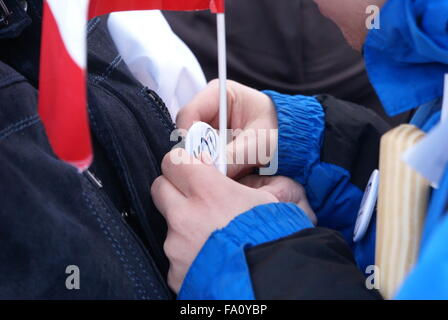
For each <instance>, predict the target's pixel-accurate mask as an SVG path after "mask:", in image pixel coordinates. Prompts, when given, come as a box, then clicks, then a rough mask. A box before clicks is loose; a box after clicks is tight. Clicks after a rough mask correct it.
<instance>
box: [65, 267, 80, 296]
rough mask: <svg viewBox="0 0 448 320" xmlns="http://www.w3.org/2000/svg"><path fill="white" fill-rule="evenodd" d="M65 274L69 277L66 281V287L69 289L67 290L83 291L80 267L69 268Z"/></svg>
mask: <svg viewBox="0 0 448 320" xmlns="http://www.w3.org/2000/svg"><path fill="white" fill-rule="evenodd" d="M65 274H68V275H69V276H68V277H67V278H66V279H65V287H66V288H67V290H79V289H81V272H80V270H79V267H78V266H75V265H69V266H67V268H65Z"/></svg>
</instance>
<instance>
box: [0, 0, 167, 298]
mask: <svg viewBox="0 0 448 320" xmlns="http://www.w3.org/2000/svg"><path fill="white" fill-rule="evenodd" d="M11 1H15V0H7V1H6V2H7V3H9V2H11ZM28 3H29V10H28V13H27V17H28V18H29V19H31V20H32V21H33V22H32V24H31V25H30V26H29V27H27V28H26V29H25V30H24V32H23V33H21V34H20V36H19V37H18V38H14V39H6V38H5V39H3V40H0V163H1V164H2V166H1V167H0V221H1V223H0V243H1V245H0V298H3V299H17V298H31V299H170V298H172V293H171V292H170V290H169V289H168V287H167V284H166V280H165V279H166V273H167V269H168V261H167V259H166V257H165V255H164V253H163V247H162V246H163V241H164V239H165V234H166V224H165V222H164V220H163V218H162V216H161V215H160V213H159V212H158V211H157V210H156V209H155V207H154V204H153V203H152V199H151V196H150V186H151V184H152V182H153V181H154V179H155V178H156V177H157V176H158V175H160V172H161V170H160V163H161V159H162V157H163V156H164V155H165V154H166V152H167V151H169V150H170V148H171V145H172V144H173V143H175V142H170V133H171V130H172V129H173V128H174V125H173V123H172V122H171V120H170V119H169V118H168V117H167V115H166V112H167V111H166V108H165V106H164V105H163V102H161V100H160V98H158V97H157V95H156V93H154V92H151V91H149V90H148V89H146V88H144V87H142V86H141V85H140V84H139V83H138V82H137V81H136V80H135V79H134V78H133V77H132V75H131V73H130V72H129V70H128V68H127V67H126V65H125V64H124V63H123V61H122V59H121V58H120V56H119V55H118V53H117V50H116V48H115V46H114V45H113V42H112V40H111V38H110V36H109V34H108V31H107V22H106V18H105V17H102V18H97V19H94V20H92V21H91V22H90V23H89V26H88V32H89V41H88V44H89V45H88V50H89V55H88V57H89V61H88V63H89V78H88V91H89V92H88V98H89V115H90V125H91V129H92V133H93V139H94V153H95V161H94V164H93V166H92V168H91V171H92V172H93V174H94V175H95V176H97V178H99V180H101V182H102V187H101V186H100V185H99V184H98V183H97V182H96V181H97V180H98V179H95V178H92V177H91V176H90V175H89V174H88V173H85V174H82V175H81V174H79V173H78V172H77V170H76V169H75V168H73V167H71V166H69V165H68V164H66V163H64V162H62V161H60V160H59V159H57V157H56V156H55V155H54V154H53V152H52V150H51V147H50V145H49V143H48V139H47V137H46V135H45V131H44V128H43V125H42V123H41V121H40V118H39V116H38V113H37V94H38V91H37V79H38V69H39V68H38V66H39V65H38V61H39V51H40V45H39V41H37V39H39V38H40V24H41V13H42V12H41V9H42V6H41V0H29V1H28ZM124 212H126V213H127V214H123V213H124ZM69 265H76V266H78V267H79V269H80V290H68V289H67V288H66V278H67V277H68V276H69V275H68V274H66V268H67V266H69Z"/></svg>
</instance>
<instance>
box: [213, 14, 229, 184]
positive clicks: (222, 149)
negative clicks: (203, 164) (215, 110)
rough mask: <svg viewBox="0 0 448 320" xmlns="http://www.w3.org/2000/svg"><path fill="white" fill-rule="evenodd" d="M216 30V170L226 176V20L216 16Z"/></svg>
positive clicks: (221, 15) (219, 15)
mask: <svg viewBox="0 0 448 320" xmlns="http://www.w3.org/2000/svg"><path fill="white" fill-rule="evenodd" d="M216 19H217V27H218V28H217V29H218V68H219V161H218V168H219V171H221V173H222V174H224V175H227V54H226V18H225V14H224V13H218V14H217V17H216Z"/></svg>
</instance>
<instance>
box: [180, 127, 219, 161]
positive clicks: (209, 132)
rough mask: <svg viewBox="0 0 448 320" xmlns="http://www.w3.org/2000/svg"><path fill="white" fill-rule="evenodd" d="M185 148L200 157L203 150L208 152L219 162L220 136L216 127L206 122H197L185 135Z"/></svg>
mask: <svg viewBox="0 0 448 320" xmlns="http://www.w3.org/2000/svg"><path fill="white" fill-rule="evenodd" d="M185 150H187V151H188V152H189V153H190V154H191V155H193V156H195V157H196V158H199V155H200V154H201V153H202V152H207V153H209V154H210V157H211V158H212V160H213V163H214V164H215V166H216V164H217V162H218V155H219V136H218V133H217V132H216V130H215V129H213V128H212V127H211V126H209V125H208V124H207V123H205V122H196V123H195V124H194V125H193V126H192V127H191V128H190V130H188V133H187V136H186V137H185Z"/></svg>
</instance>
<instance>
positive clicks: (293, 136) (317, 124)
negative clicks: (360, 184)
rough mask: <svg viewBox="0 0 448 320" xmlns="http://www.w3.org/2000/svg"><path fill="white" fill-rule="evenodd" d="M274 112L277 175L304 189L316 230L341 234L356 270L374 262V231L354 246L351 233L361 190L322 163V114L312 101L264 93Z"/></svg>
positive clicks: (347, 176)
mask: <svg viewBox="0 0 448 320" xmlns="http://www.w3.org/2000/svg"><path fill="white" fill-rule="evenodd" d="M265 93H266V94H267V95H269V96H270V97H271V99H272V100H273V101H274V104H275V106H276V108H277V114H278V122H279V123H278V125H279V142H278V144H279V171H278V174H279V175H282V176H287V177H290V178H292V179H294V180H296V181H297V182H299V183H300V184H302V185H303V186H304V188H305V190H306V194H307V196H308V200H309V202H310V205H311V207H312V208H313V210H314V212H315V213H316V215H317V218H318V225H319V226H321V227H326V228H329V229H333V230H337V231H339V232H341V233H342V235H343V236H344V239H345V240H346V241H347V243H348V244H349V245H350V246H351V248H352V249H353V250H354V253H355V258H356V260H357V263H358V266H359V267H360V268H361V270H365V268H366V267H367V266H369V265H372V264H374V261H375V228H374V227H373V228H369V233H368V234H367V235H366V236H365V238H364V239H363V240H362V241H360V242H358V243H356V244H354V243H353V232H354V227H355V223H356V219H357V216H358V210H359V206H360V205H361V200H362V196H363V191H361V190H360V189H359V188H357V187H356V186H354V185H353V184H351V183H350V173H349V172H348V171H347V170H345V169H344V168H341V167H339V166H336V165H333V164H329V163H325V162H321V161H320V153H321V148H322V142H323V135H324V130H325V113H324V110H323V108H322V106H321V105H320V103H319V102H318V101H317V100H316V99H315V98H314V97H306V96H301V95H297V96H289V95H284V94H280V93H276V92H273V91H265Z"/></svg>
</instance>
